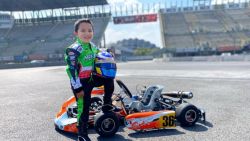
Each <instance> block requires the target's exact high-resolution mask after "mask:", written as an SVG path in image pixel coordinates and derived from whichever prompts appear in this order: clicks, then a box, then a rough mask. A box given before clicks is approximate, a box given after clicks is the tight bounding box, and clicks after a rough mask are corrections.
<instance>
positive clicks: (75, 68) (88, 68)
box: [65, 38, 114, 135]
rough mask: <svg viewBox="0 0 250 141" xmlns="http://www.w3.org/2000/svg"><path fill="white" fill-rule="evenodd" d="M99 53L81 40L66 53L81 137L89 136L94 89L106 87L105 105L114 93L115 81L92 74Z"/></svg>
mask: <svg viewBox="0 0 250 141" xmlns="http://www.w3.org/2000/svg"><path fill="white" fill-rule="evenodd" d="M97 53H98V48H97V47H95V46H94V45H93V44H92V43H84V42H83V41H82V40H81V39H79V38H77V40H76V42H74V43H73V44H72V45H71V46H69V47H68V48H66V51H65V61H66V63H67V66H66V72H67V74H68V76H69V78H70V83H71V88H72V91H73V93H74V95H75V97H76V100H77V113H78V114H77V127H78V134H79V135H86V134H87V125H88V120H89V106H90V99H91V91H92V89H93V88H94V87H98V86H101V85H104V92H105V95H104V97H103V99H104V100H103V101H104V104H110V103H111V96H112V94H113V91H114V80H113V79H110V78H103V77H99V76H95V75H93V74H92V71H93V69H94V60H95V57H96V54H97ZM82 90H83V92H84V96H83V98H77V96H76V93H78V92H80V91H82Z"/></svg>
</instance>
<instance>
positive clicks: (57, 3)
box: [0, 0, 108, 11]
mask: <svg viewBox="0 0 250 141" xmlns="http://www.w3.org/2000/svg"><path fill="white" fill-rule="evenodd" d="M104 4H108V3H107V0H0V11H36V10H45V9H57V8H69V7H81V6H94V5H104Z"/></svg>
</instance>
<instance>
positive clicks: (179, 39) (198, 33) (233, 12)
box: [159, 3, 250, 51]
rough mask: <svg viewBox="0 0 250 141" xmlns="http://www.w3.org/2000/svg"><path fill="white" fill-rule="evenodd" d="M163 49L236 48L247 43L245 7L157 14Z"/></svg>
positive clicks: (249, 25) (249, 18)
mask: <svg viewBox="0 0 250 141" xmlns="http://www.w3.org/2000/svg"><path fill="white" fill-rule="evenodd" d="M159 19H160V26H161V36H162V41H163V46H164V47H166V48H170V49H175V48H178V51H181V50H183V51H185V50H187V49H186V48H190V49H189V50H194V51H195V50H197V49H196V48H217V49H219V48H227V47H230V48H234V49H236V48H240V47H243V45H244V44H248V43H249V42H250V38H249V35H250V9H249V8H248V3H240V4H237V3H234V4H232V3H228V4H223V5H208V6H207V7H205V8H204V7H203V8H201V6H199V5H198V6H194V7H191V8H190V7H189V8H187V7H182V8H176V9H175V10H173V8H171V9H161V10H159Z"/></svg>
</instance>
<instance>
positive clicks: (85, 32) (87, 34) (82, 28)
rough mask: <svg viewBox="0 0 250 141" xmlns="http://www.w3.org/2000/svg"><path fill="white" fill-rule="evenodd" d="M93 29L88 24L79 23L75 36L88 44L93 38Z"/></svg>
mask: <svg viewBox="0 0 250 141" xmlns="http://www.w3.org/2000/svg"><path fill="white" fill-rule="evenodd" d="M93 34H94V33H93V29H92V26H91V24H89V23H81V24H80V25H79V28H78V30H77V32H75V35H76V36H78V37H79V38H80V39H81V40H82V41H83V42H85V43H89V42H90V41H91V40H92V38H93Z"/></svg>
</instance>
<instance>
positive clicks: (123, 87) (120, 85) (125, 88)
mask: <svg viewBox="0 0 250 141" xmlns="http://www.w3.org/2000/svg"><path fill="white" fill-rule="evenodd" d="M116 82H117V84H118V85H119V87H120V88H121V89H122V90H123V91H124V93H125V94H126V95H127V96H128V97H129V98H132V94H131V92H130V91H129V89H128V88H127V86H126V85H125V84H124V83H123V82H122V81H121V80H118V79H116Z"/></svg>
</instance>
